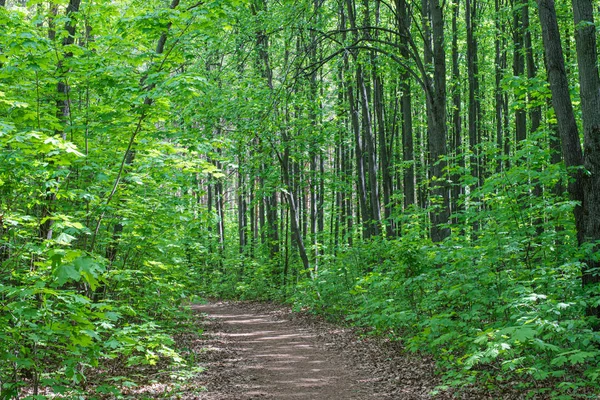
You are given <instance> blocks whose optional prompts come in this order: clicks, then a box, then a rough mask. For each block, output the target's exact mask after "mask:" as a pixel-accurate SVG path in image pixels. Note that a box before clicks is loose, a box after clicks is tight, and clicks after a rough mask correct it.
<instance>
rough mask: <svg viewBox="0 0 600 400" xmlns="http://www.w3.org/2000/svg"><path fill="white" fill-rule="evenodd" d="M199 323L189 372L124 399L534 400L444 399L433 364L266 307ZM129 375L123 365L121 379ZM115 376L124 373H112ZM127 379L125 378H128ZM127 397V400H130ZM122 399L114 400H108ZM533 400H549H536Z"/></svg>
mask: <svg viewBox="0 0 600 400" xmlns="http://www.w3.org/2000/svg"><path fill="white" fill-rule="evenodd" d="M192 310H193V311H194V313H195V314H196V316H197V318H195V319H194V320H193V324H192V325H190V326H188V329H186V330H185V331H184V332H185V333H183V332H182V333H180V334H178V335H177V336H176V337H175V341H176V346H175V347H176V348H177V349H178V351H179V352H180V354H182V356H183V357H184V358H185V359H186V361H187V363H186V365H184V366H182V367H181V368H180V369H174V370H173V369H171V370H169V368H168V366H167V367H165V366H161V365H160V364H157V365H155V366H137V367H135V368H133V369H131V370H130V371H128V372H127V371H126V372H125V375H127V376H129V377H131V380H132V381H135V382H136V383H135V384H132V385H131V386H130V387H124V388H122V391H121V396H118V397H117V398H122V399H178V400H254V399H265V400H267V399H274V400H363V399H364V400H371V399H378V400H379V399H381V400H391V399H394V400H416V399H436V400H448V399H469V400H479V399H482V400H483V399H486V400H487V399H490V400H500V399H501V400H515V399H523V398H525V396H524V395H525V394H524V393H523V392H520V391H519V390H517V389H516V387H505V388H504V389H503V390H495V391H494V392H493V393H490V392H489V391H488V390H486V389H484V388H477V387H474V386H467V387H465V388H462V389H460V391H459V390H457V389H445V390H442V389H440V386H441V380H440V377H439V375H437V374H436V368H435V363H434V361H433V359H432V358H431V357H430V356H426V355H423V354H412V353H408V352H407V351H406V350H405V349H404V348H403V346H402V343H401V342H400V341H392V340H389V339H387V338H384V337H381V336H374V335H368V334H366V331H361V330H359V329H356V328H350V327H344V326H340V325H339V324H333V323H329V322H326V321H325V320H323V318H321V317H318V316H315V315H312V314H309V313H306V312H292V310H291V309H290V308H289V307H285V306H282V305H280V304H275V303H265V302H223V301H213V302H211V303H209V304H201V305H200V304H196V305H193V306H192ZM121 369H122V365H120V364H119V363H118V362H115V370H121ZM108 372H109V375H115V374H116V372H114V371H108ZM119 375H123V371H121V372H120V373H119ZM123 396H124V397H123ZM101 398H106V399H114V398H115V397H113V396H106V397H101ZM528 398H532V399H545V397H538V396H532V397H528Z"/></svg>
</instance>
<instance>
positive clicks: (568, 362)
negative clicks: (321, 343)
mask: <svg viewBox="0 0 600 400" xmlns="http://www.w3.org/2000/svg"><path fill="white" fill-rule="evenodd" d="M0 6H1V7H0V27H1V28H0V146H1V147H2V151H1V152H0V157H1V162H0V387H1V389H0V393H1V395H0V397H1V398H14V397H17V396H18V393H20V392H22V391H23V390H24V389H23V388H25V387H27V388H29V389H28V390H30V393H31V396H37V397H31V398H45V397H44V396H43V395H42V394H40V393H41V391H42V389H44V390H46V389H48V388H50V389H51V390H52V391H53V392H55V393H63V394H65V395H66V396H75V395H76V394H77V393H79V395H81V396H92V395H91V394H90V393H93V392H94V391H95V393H98V395H100V394H102V393H117V392H118V388H119V387H120V385H122V384H123V382H122V381H120V380H119V378H118V377H112V378H110V379H106V380H105V381H95V382H88V381H87V378H88V376H90V375H89V374H90V372H89V371H93V370H95V369H98V368H102V366H103V365H105V364H106V363H107V362H108V361H109V360H113V361H114V360H120V362H122V363H125V364H127V365H135V364H140V363H142V364H143V363H146V364H153V363H156V362H158V360H161V359H169V360H171V362H172V363H174V364H179V365H185V363H186V360H185V359H183V358H182V357H181V356H180V355H179V354H178V352H177V351H176V349H174V348H173V346H172V344H173V341H172V338H171V336H172V335H173V334H174V333H176V332H178V331H180V330H182V329H186V326H187V325H186V324H185V323H184V322H185V321H186V320H187V318H189V314H188V312H187V311H186V309H185V307H183V306H184V305H185V304H187V303H188V302H190V301H196V300H197V299H198V296H201V297H221V298H238V299H263V300H265V299H270V300H277V301H282V302H289V303H291V304H293V305H294V306H295V307H296V308H297V309H309V310H311V311H314V312H317V313H323V314H325V315H327V316H329V317H331V318H334V319H338V320H346V321H349V322H351V323H353V324H356V325H358V326H364V327H368V328H369V329H370V330H371V331H372V332H373V333H375V334H379V335H388V336H389V337H390V338H392V339H394V340H402V342H403V343H404V345H405V347H406V349H407V350H408V351H415V352H418V351H420V352H425V353H431V354H434V356H435V357H436V359H437V361H438V366H439V370H440V373H441V374H442V375H443V377H444V381H445V382H446V385H449V386H455V387H461V386H463V385H473V384H475V385H483V386H484V387H487V388H489V390H490V391H493V390H501V388H502V387H503V386H506V385H510V386H515V385H517V387H519V388H522V389H523V390H524V392H527V393H529V395H530V396H532V397H533V396H541V398H556V399H558V398H562V399H568V398H586V396H590V397H591V396H593V394H594V393H597V392H598V383H597V382H598V379H599V378H600V367H599V361H600V351H599V350H598V346H599V343H600V336H599V334H598V329H597V328H598V326H599V322H600V321H599V319H598V316H599V315H600V308H599V305H600V297H599V296H598V295H599V293H600V291H599V289H600V288H599V286H598V281H599V279H598V275H597V269H598V266H599V256H598V254H599V253H598V251H597V241H598V239H600V170H599V169H600V121H598V119H600V99H599V97H600V94H599V93H600V90H599V89H600V83H599V80H598V69H597V59H598V57H597V41H596V35H597V32H596V27H595V23H594V17H597V14H598V4H597V2H595V1H591V0H573V2H572V3H571V2H570V1H564V0H559V1H557V2H556V3H554V2H553V1H552V0H538V1H537V3H536V2H533V1H529V0H444V1H440V0H394V1H393V2H388V1H384V0H356V1H355V0H313V1H309V0H297V1H289V0H283V1H276V0H206V1H200V2H193V1H189V0H181V1H180V0H172V1H171V2H170V3H167V2H165V1H160V0H146V1H138V0H114V1H93V0H69V1H66V0H48V1H35V0H32V1H28V2H25V1H10V0H9V1H7V0H0ZM582 146H583V147H582ZM187 362H189V360H187ZM441 389H443V388H441Z"/></svg>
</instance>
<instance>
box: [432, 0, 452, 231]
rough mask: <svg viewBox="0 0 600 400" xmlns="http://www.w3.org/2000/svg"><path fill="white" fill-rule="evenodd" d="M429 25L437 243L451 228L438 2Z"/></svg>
mask: <svg viewBox="0 0 600 400" xmlns="http://www.w3.org/2000/svg"><path fill="white" fill-rule="evenodd" d="M430 4H431V23H432V36H433V66H434V76H433V83H434V85H433V90H432V91H431V93H430V94H428V95H427V98H428V101H429V103H430V110H431V112H430V113H429V117H428V127H429V140H428V148H429V157H430V173H431V176H430V179H431V180H432V190H431V194H432V197H433V203H435V204H433V207H432V210H431V212H430V216H431V217H430V218H431V239H432V240H433V241H434V242H440V241H442V240H444V239H445V238H447V237H448V236H449V235H450V229H449V228H447V227H444V226H443V225H445V224H447V223H448V218H449V215H450V212H449V195H448V188H447V184H446V180H445V179H444V174H445V171H444V170H445V167H446V161H444V160H443V157H445V156H446V154H447V150H446V51H445V49H444V19H443V11H442V4H440V1H439V0H431V3H430Z"/></svg>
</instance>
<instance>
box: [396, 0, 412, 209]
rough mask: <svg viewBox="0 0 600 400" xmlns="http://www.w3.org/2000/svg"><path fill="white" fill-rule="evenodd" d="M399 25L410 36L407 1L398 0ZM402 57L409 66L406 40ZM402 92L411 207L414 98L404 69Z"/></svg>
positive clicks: (406, 187)
mask: <svg viewBox="0 0 600 400" xmlns="http://www.w3.org/2000/svg"><path fill="white" fill-rule="evenodd" d="M396 9H397V10H398V11H397V18H398V21H397V24H398V31H399V32H400V36H402V35H408V34H409V32H410V21H411V19H410V13H409V11H408V5H407V3H406V0H396ZM400 56H401V57H402V60H403V61H404V63H406V64H408V62H409V59H410V55H409V49H408V44H407V43H406V41H405V40H401V42H400ZM400 90H401V93H402V95H401V96H402V97H401V99H400V109H401V113H402V159H403V161H404V163H405V164H406V165H407V166H406V167H405V169H404V176H403V180H402V182H403V187H404V207H405V208H407V207H410V206H412V205H414V204H415V166H414V145H413V123H412V98H411V85H410V74H409V72H408V71H407V70H406V68H404V69H403V71H402V73H401V76H400Z"/></svg>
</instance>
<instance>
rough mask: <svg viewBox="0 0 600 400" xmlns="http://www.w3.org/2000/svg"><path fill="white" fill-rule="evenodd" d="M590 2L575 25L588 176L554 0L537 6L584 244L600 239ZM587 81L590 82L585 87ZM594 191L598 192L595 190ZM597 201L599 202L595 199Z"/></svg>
mask: <svg viewBox="0 0 600 400" xmlns="http://www.w3.org/2000/svg"><path fill="white" fill-rule="evenodd" d="M589 3H590V2H589V1H573V6H574V16H575V22H576V25H579V32H577V34H576V40H577V47H578V49H577V53H578V64H579V68H580V71H579V74H580V80H581V100H582V104H581V105H582V112H583V115H584V139H585V149H586V158H585V164H586V165H585V166H586V169H587V171H589V177H588V178H587V179H586V178H585V175H584V173H583V171H582V168H581V167H582V166H583V165H584V157H583V152H582V150H581V143H580V141H579V133H578V130H577V123H576V121H575V115H574V113H573V106H572V103H571V97H570V94H569V81H568V79H567V74H566V71H565V64H564V59H563V52H562V45H561V42H560V32H559V29H558V22H557V18H556V10H555V7H554V1H553V0H538V11H539V16H540V23H541V26H542V36H543V39H544V50H545V54H546V69H547V73H548V81H549V82H550V89H551V91H552V105H553V107H554V111H555V113H556V119H557V122H558V131H559V133H560V138H561V147H562V154H563V159H564V161H565V165H566V167H567V168H568V169H569V174H570V178H571V179H570V182H569V184H568V186H567V190H568V192H569V194H570V196H571V199H572V200H575V201H577V202H578V203H579V204H578V205H577V206H575V210H574V214H575V225H576V228H577V240H578V242H579V244H580V245H582V244H585V243H591V242H595V241H597V240H598V239H600V232H599V231H600V229H599V227H600V223H599V221H600V209H599V207H600V198H599V197H598V196H600V182H598V179H599V178H598V177H599V176H600V171H599V170H598V165H599V164H600V163H599V161H600V159H599V158H600V143H598V141H599V140H600V139H599V136H600V135H599V133H600V132H599V131H598V127H599V125H598V123H597V122H596V121H597V115H596V116H594V115H590V114H589V113H594V114H598V108H597V107H598V105H599V103H598V93H597V91H598V88H599V86H600V84H599V82H598V71H597V68H596V44H595V37H589V35H590V34H592V35H595V29H593V30H587V31H586V30H585V29H586V28H587V29H589V28H592V27H593V26H594V25H593V23H591V24H589V25H588V24H578V22H580V21H591V4H589ZM588 4H589V8H588ZM588 10H589V13H588ZM584 83H585V84H584ZM587 84H589V85H590V86H588V87H584V86H585V85H587ZM588 90H590V92H588ZM593 91H596V93H593ZM584 103H585V105H584ZM594 107H595V108H594ZM590 134H592V135H595V137H589V136H588V135H590ZM588 168H590V169H588ZM592 190H593V191H594V193H592ZM593 202H595V204H592V203H593ZM583 261H586V262H588V263H587V265H586V266H585V267H583V271H582V284H583V285H584V286H589V285H591V284H596V283H597V275H596V273H595V272H592V271H593V270H591V269H592V268H597V267H598V265H597V264H596V263H597V261H593V260H590V259H587V257H584V260H583ZM587 313H588V315H592V316H595V317H598V316H599V309H598V307H597V306H596V307H594V306H589V307H588V309H587Z"/></svg>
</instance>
